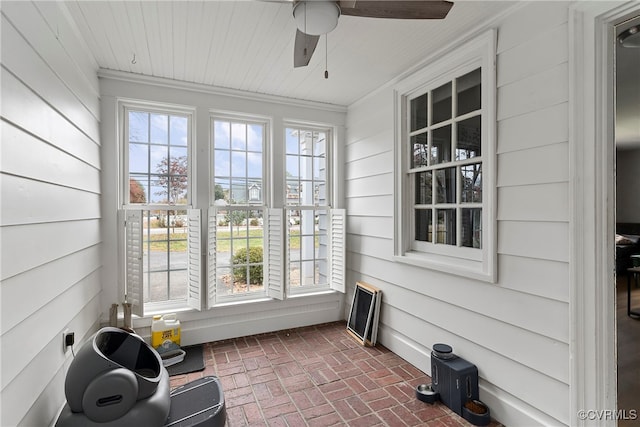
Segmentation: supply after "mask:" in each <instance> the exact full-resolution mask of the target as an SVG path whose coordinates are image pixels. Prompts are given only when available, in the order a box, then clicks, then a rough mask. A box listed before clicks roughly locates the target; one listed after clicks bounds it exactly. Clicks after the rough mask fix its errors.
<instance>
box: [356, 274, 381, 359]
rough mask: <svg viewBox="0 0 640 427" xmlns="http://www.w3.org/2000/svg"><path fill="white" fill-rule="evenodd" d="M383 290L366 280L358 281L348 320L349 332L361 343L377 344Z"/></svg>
mask: <svg viewBox="0 0 640 427" xmlns="http://www.w3.org/2000/svg"><path fill="white" fill-rule="evenodd" d="M381 300H382V291H380V289H378V288H376V287H375V286H372V285H370V284H368V283H364V282H356V288H355V290H354V292H353V299H352V301H351V310H350V311H349V319H348V321H347V332H348V333H349V334H351V336H353V337H354V338H355V339H356V340H357V341H358V342H359V343H360V344H362V345H367V346H372V347H373V346H375V345H376V341H377V339H378V318H379V316H380V301H381Z"/></svg>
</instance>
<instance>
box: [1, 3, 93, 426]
mask: <svg viewBox="0 0 640 427" xmlns="http://www.w3.org/2000/svg"><path fill="white" fill-rule="evenodd" d="M1 19H2V22H1V23H0V27H1V28H2V67H1V73H2V74H1V76H0V78H1V80H2V117H1V121H0V131H1V139H2V152H1V157H0V194H1V211H0V233H1V240H2V244H1V246H2V247H1V257H2V259H1V267H2V269H1V270H0V277H1V280H2V282H1V284H0V291H1V295H2V300H1V310H0V313H1V328H2V329H1V339H2V344H1V349H2V356H1V360H2V361H1V364H2V375H1V387H2V395H1V396H2V397H1V399H2V415H1V418H0V425H2V426H16V425H24V426H47V425H50V424H52V423H53V421H54V420H55V417H56V416H57V413H58V411H59V410H60V408H61V407H62V405H63V403H64V400H65V397H64V378H65V372H66V369H67V368H68V365H69V363H70V361H71V352H69V351H67V352H66V353H65V352H64V351H63V346H62V331H63V330H64V329H65V328H69V329H70V330H71V331H74V332H75V334H76V342H81V341H83V340H84V339H86V338H87V337H88V336H90V335H91V334H92V333H93V332H94V331H95V330H96V328H97V326H98V321H99V316H100V304H99V296H100V286H101V284H100V266H101V259H100V257H101V248H100V192H101V189H100V174H101V172H100V140H99V137H98V135H99V97H98V93H99V91H98V78H97V74H96V70H97V66H96V64H95V62H94V60H93V59H92V57H91V56H90V55H89V54H87V53H86V50H84V47H83V44H82V42H81V41H80V40H79V39H78V38H76V36H75V33H74V30H73V28H72V27H71V26H69V24H68V22H67V21H66V19H65V15H64V11H63V9H60V8H59V5H58V4H57V3H55V2H51V3H37V4H34V3H31V2H2V14H1Z"/></svg>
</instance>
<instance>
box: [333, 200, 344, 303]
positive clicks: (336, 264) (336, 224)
mask: <svg viewBox="0 0 640 427" xmlns="http://www.w3.org/2000/svg"><path fill="white" fill-rule="evenodd" d="M345 221H346V211H345V210H344V209H331V210H330V211H329V245H330V262H329V268H330V269H331V271H330V274H329V286H330V287H331V289H333V290H335V291H339V292H342V293H344V292H345V280H346V266H345V259H346V257H345V253H346V250H345V246H346V245H345V240H346V224H345Z"/></svg>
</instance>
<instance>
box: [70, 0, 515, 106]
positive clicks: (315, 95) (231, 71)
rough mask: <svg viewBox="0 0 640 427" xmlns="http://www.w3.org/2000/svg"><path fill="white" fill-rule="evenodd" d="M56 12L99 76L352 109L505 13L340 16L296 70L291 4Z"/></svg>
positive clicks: (465, 10)
mask: <svg viewBox="0 0 640 427" xmlns="http://www.w3.org/2000/svg"><path fill="white" fill-rule="evenodd" d="M62 5H63V6H64V7H66V8H67V9H68V11H69V14H70V16H71V17H72V19H73V21H74V22H75V24H76V25H77V28H78V30H79V32H80V34H81V35H82V37H83V38H84V39H85V41H86V44H87V48H88V50H89V51H90V52H91V53H92V54H93V56H94V57H95V59H96V62H97V63H98V65H99V66H100V67H101V68H104V69H110V70H118V71H125V72H131V73H138V74H144V75H148V76H156V77H164V78H169V79H175V80H181V81H187V82H194V83H202V84H206V85H211V86H216V87H220V88H228V89H237V90H242V91H248V92H254V93H260V94H268V95H277V96H283V97H288V98H295V99H303V100H310V101H316V102H322V103H330V104H336V105H349V104H351V103H353V102H354V101H356V100H358V99H360V98H362V97H363V96H365V95H366V94H368V93H370V92H372V91H374V90H375V89H376V88H378V87H380V86H382V85H384V84H385V83H387V82H389V81H390V80H392V79H393V78H394V77H396V76H398V75H399V74H401V73H403V72H404V71H406V70H407V69H409V68H411V67H412V66H414V65H416V64H418V63H419V62H421V61H423V60H424V59H425V58H426V57H428V56H429V55H430V54H432V53H433V52H434V51H436V50H438V49H441V48H442V47H443V46H446V45H447V44H449V43H451V42H452V41H454V40H456V39H458V38H459V37H460V36H461V35H463V34H467V33H468V32H469V31H470V30H471V29H473V28H474V27H475V26H476V25H477V24H478V23H480V22H482V21H483V20H485V19H487V18H490V17H493V16H495V15H496V14H498V13H500V12H501V11H503V10H505V9H506V8H508V7H509V6H510V5H511V3H506V2H496V1H456V2H455V3H454V6H453V8H452V9H451V11H450V12H449V15H448V16H447V18H446V19H444V20H419V21H417V20H395V19H393V20H388V19H371V18H360V17H351V16H341V17H340V20H339V22H338V26H337V28H336V29H335V30H334V31H332V32H331V33H329V35H328V38H327V42H326V43H327V45H328V49H325V38H324V37H322V38H321V40H320V43H319V44H318V47H317V49H316V51H315V54H314V55H313V58H312V59H311V62H310V64H309V66H307V67H303V68H297V69H294V68H293V42H294V35H295V31H296V26H295V22H294V19H293V16H292V5H291V3H286V2H277V1H248V0H246V1H230V0H227V1H64V2H62ZM134 57H135V60H134ZM325 60H327V62H328V71H329V79H327V80H325V78H324V70H325Z"/></svg>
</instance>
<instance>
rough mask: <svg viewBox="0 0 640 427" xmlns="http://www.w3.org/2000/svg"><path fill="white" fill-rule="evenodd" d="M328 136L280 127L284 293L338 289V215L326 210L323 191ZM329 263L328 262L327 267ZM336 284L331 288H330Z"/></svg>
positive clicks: (329, 203) (328, 206) (329, 204)
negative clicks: (282, 133)
mask: <svg viewBox="0 0 640 427" xmlns="http://www.w3.org/2000/svg"><path fill="white" fill-rule="evenodd" d="M330 137H331V133H330V131H329V130H327V129H314V128H309V127H302V126H294V125H291V126H287V127H286V128H285V175H286V177H285V178H286V179H285V204H286V206H285V221H286V230H287V234H286V237H287V239H286V260H287V266H288V268H287V284H288V288H287V289H288V292H289V293H290V294H297V293H306V292H311V291H314V290H321V289H327V288H330V287H331V288H334V289H338V288H340V287H341V286H343V284H342V283H340V284H338V283H334V282H343V278H340V279H339V280H338V279H336V277H335V276H333V277H332V272H334V271H338V270H340V269H342V267H343V264H342V263H343V262H344V242H343V241H342V240H341V239H343V234H342V233H343V232H344V224H343V221H344V212H343V211H341V210H337V209H332V201H331V194H330V191H329V188H330V183H329V177H330V172H329V170H328V166H329V160H328V159H329V153H328V150H329V148H330V145H331V144H330ZM332 263H333V264H332ZM336 286H337V287H336Z"/></svg>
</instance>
